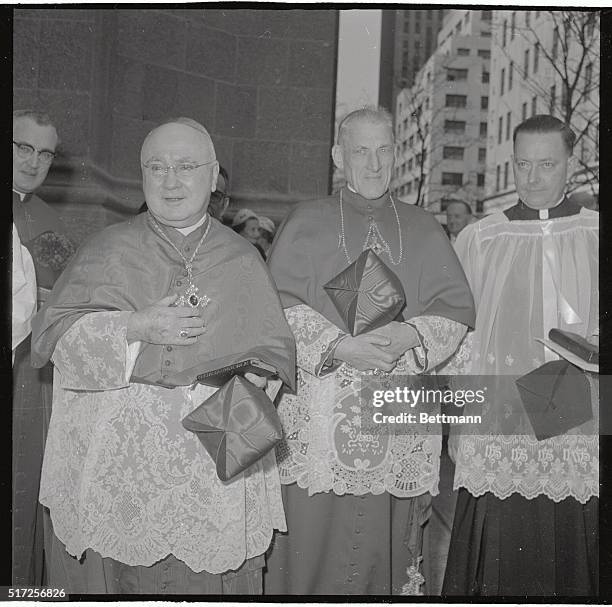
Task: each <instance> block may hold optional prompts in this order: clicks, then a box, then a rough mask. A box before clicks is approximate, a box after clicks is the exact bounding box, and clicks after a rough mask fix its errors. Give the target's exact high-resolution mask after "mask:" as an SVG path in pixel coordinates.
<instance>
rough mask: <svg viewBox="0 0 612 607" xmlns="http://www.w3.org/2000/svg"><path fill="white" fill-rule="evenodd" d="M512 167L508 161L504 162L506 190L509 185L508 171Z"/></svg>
mask: <svg viewBox="0 0 612 607" xmlns="http://www.w3.org/2000/svg"><path fill="white" fill-rule="evenodd" d="M509 169H510V167H509V166H508V163H507V162H504V190H505V189H506V188H507V187H508V173H509Z"/></svg>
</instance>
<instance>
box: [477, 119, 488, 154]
mask: <svg viewBox="0 0 612 607" xmlns="http://www.w3.org/2000/svg"><path fill="white" fill-rule="evenodd" d="M485 124H486V122H485ZM486 159H487V148H478V162H485V161H486Z"/></svg>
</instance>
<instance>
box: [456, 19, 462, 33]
mask: <svg viewBox="0 0 612 607" xmlns="http://www.w3.org/2000/svg"><path fill="white" fill-rule="evenodd" d="M461 25H462V24H461V21H459V23H457V25H455V32H456V33H457V34H459V33H461Z"/></svg>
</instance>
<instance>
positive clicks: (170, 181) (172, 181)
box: [164, 167, 179, 189]
mask: <svg viewBox="0 0 612 607" xmlns="http://www.w3.org/2000/svg"><path fill="white" fill-rule="evenodd" d="M178 185H179V181H178V179H177V178H176V173H175V171H174V167H168V172H167V173H166V174H165V175H164V187H165V188H168V189H172V188H175V187H177V186H178Z"/></svg>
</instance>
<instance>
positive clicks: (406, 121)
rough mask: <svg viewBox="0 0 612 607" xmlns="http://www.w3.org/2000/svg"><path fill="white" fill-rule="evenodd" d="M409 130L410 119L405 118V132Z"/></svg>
mask: <svg viewBox="0 0 612 607" xmlns="http://www.w3.org/2000/svg"><path fill="white" fill-rule="evenodd" d="M407 129H408V118H404V130H407Z"/></svg>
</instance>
